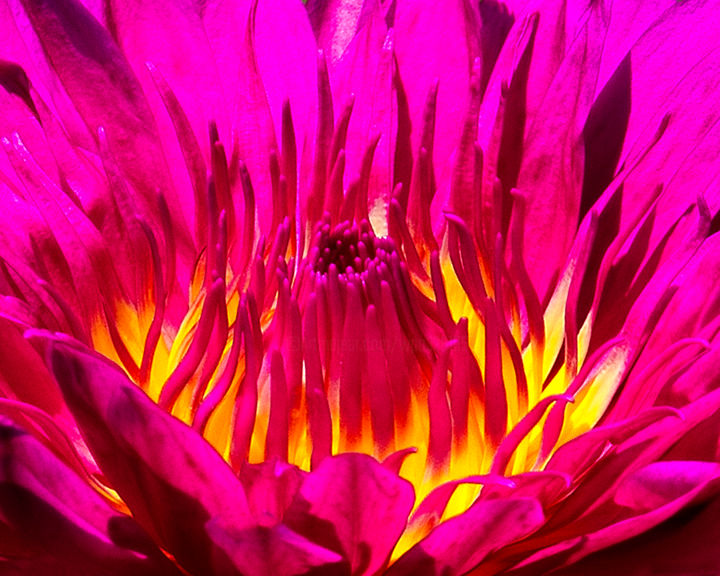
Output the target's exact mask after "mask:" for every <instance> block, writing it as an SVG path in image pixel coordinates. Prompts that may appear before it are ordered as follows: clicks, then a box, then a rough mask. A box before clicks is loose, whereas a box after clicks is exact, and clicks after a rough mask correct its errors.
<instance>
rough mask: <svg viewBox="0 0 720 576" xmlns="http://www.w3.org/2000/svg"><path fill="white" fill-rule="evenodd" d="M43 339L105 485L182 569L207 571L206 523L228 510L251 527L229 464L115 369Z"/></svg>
mask: <svg viewBox="0 0 720 576" xmlns="http://www.w3.org/2000/svg"><path fill="white" fill-rule="evenodd" d="M46 343H47V345H48V347H49V350H48V358H49V363H50V365H51V367H52V370H53V373H54V374H55V377H56V379H57V381H58V383H59V384H60V388H61V389H62V392H63V395H64V397H65V401H66V402H67V405H68V407H69V408H70V411H71V412H72V413H73V415H74V416H75V418H76V420H77V422H78V425H79V426H80V429H81V431H82V432H83V434H84V436H85V439H86V441H87V443H88V446H89V448H90V450H91V451H92V453H93V456H94V457H95V459H96V461H97V462H98V465H99V466H100V468H101V469H102V471H103V473H104V474H105V476H106V477H107V479H108V482H109V483H110V485H111V486H112V487H113V488H114V489H115V490H116V491H117V492H118V494H120V496H121V497H122V499H123V501H124V502H125V503H126V504H127V505H128V507H129V508H130V510H131V511H132V513H133V516H134V517H135V518H136V519H137V521H138V522H139V523H140V525H142V526H143V527H144V528H145V529H146V530H148V531H149V532H150V533H151V534H152V535H153V537H154V538H156V539H157V540H158V542H159V543H160V544H161V545H162V546H163V547H165V548H166V549H167V550H169V551H170V552H171V553H172V554H173V555H174V556H175V557H176V558H177V560H178V561H179V562H180V563H181V564H182V565H183V566H186V567H187V568H188V569H189V570H197V571H199V572H200V573H203V572H207V570H208V569H209V566H210V565H211V557H212V555H213V549H214V544H213V543H212V541H211V539H210V537H209V536H208V534H207V532H206V527H205V524H206V523H207V522H208V520H209V519H210V518H212V517H215V516H220V515H226V516H227V515H230V516H231V518H229V519H228V522H232V523H234V524H237V525H238V526H239V527H240V528H244V527H246V526H247V525H248V524H251V522H250V516H249V511H248V505H247V500H246V498H245V493H244V491H243V488H242V485H241V484H240V482H239V480H238V479H237V478H236V477H235V476H234V474H233V473H232V470H231V469H230V467H229V466H228V465H227V464H226V463H225V462H224V461H223V460H222V458H221V457H220V455H219V454H218V453H217V452H215V450H214V449H213V448H212V447H211V446H210V445H209V444H207V442H206V441H205V440H204V439H203V438H202V437H200V436H199V435H198V434H197V433H196V432H195V431H193V430H192V429H191V428H189V427H188V426H186V425H185V424H183V423H182V422H180V421H179V420H177V419H175V418H174V417H172V416H170V415H169V414H167V413H165V412H164V411H162V410H160V409H159V408H158V407H157V405H155V403H153V402H152V401H151V400H150V399H149V398H148V397H147V396H146V395H145V393H144V392H142V391H141V390H140V389H139V388H138V387H137V386H135V385H134V384H133V383H132V382H130V381H129V380H128V379H127V377H126V376H125V375H124V374H123V373H122V372H120V370H119V369H118V368H117V367H115V366H113V365H112V364H110V363H109V362H108V361H106V360H105V359H103V358H99V357H97V356H96V355H94V354H92V353H90V352H89V351H85V350H83V349H82V348H80V347H78V346H77V345H75V344H72V343H70V342H67V341H60V340H50V341H47V342H46ZM149 438H151V439H152V441H151V442H148V439H149ZM208 486H212V490H208ZM178 518H182V522H178Z"/></svg>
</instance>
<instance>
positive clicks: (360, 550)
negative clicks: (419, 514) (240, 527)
mask: <svg viewBox="0 0 720 576" xmlns="http://www.w3.org/2000/svg"><path fill="white" fill-rule="evenodd" d="M413 501H414V496H413V489H412V486H411V485H410V483H409V482H407V481H406V480H402V479H401V478H399V477H398V476H397V475H395V474H393V473H392V472H390V471H389V470H387V469H386V468H385V467H383V466H382V465H381V464H379V463H378V462H377V461H375V460H374V459H372V458H370V457H369V456H365V455H364V454H356V453H348V454H341V455H338V456H333V457H330V458H326V459H325V460H323V461H322V462H321V463H320V465H319V466H318V467H317V468H316V469H315V470H313V471H312V472H311V473H310V474H308V475H307V477H306V478H305V481H304V482H303V485H302V486H301V488H300V491H299V493H298V495H297V497H296V499H295V501H294V502H293V503H292V505H291V506H290V508H289V510H288V511H287V514H286V517H285V522H286V523H287V525H288V526H290V528H291V529H293V530H294V531H295V532H297V533H298V534H301V535H303V536H305V537H306V538H308V539H310V540H312V541H313V542H316V543H318V544H320V545H322V546H324V547H326V548H328V549H330V550H333V551H335V552H338V553H339V554H342V556H343V557H344V558H345V559H346V560H347V561H348V562H349V563H350V565H351V571H352V573H353V574H355V575H358V576H359V575H360V574H375V573H377V572H378V571H379V570H380V569H382V568H383V567H384V566H385V564H386V562H387V560H388V558H389V555H390V552H391V551H392V549H393V547H394V546H395V543H396V542H397V540H398V538H399V537H400V535H401V534H402V532H403V530H404V529H405V525H406V523H407V519H408V515H409V514H410V510H411V509H412V506H413Z"/></svg>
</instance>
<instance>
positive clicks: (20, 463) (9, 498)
mask: <svg viewBox="0 0 720 576" xmlns="http://www.w3.org/2000/svg"><path fill="white" fill-rule="evenodd" d="M0 454H2V467H1V468H0V517H1V518H2V519H3V522H2V524H3V526H4V527H8V528H10V533H11V534H14V535H15V536H19V537H20V539H19V541H18V545H19V546H22V547H21V548H18V547H14V546H13V544H12V539H9V540H8V539H7V538H4V539H3V544H0V550H2V555H4V556H10V557H16V558H21V557H22V556H23V555H24V554H25V553H27V552H26V551H23V550H22V548H24V547H25V545H26V543H31V544H30V546H31V548H30V551H31V552H30V553H31V555H34V556H35V560H37V561H38V564H39V565H40V566H42V558H43V556H44V555H45V554H47V555H49V556H51V557H55V559H56V560H57V561H58V563H59V565H60V566H62V567H63V568H64V569H65V570H70V569H71V567H72V569H73V570H76V571H78V573H85V571H87V573H90V572H94V573H102V574H117V575H118V576H119V575H121V574H128V573H133V574H146V575H148V576H150V575H152V574H158V575H160V574H179V572H178V571H177V570H176V569H175V568H174V567H173V566H172V565H171V564H170V562H168V561H167V559H166V558H165V556H164V555H163V554H162V553H161V552H160V550H158V549H157V548H156V547H155V546H154V544H153V542H152V541H151V540H150V538H149V537H148V535H147V534H146V533H145V532H144V531H143V530H142V529H141V528H140V527H139V526H138V525H137V524H136V523H135V521H134V520H133V519H132V518H130V517H128V516H124V515H122V514H119V513H118V512H115V511H114V510H113V509H112V507H111V506H110V505H109V504H108V503H107V502H105V501H104V500H103V499H102V498H101V497H100V495H99V494H98V493H97V492H96V491H95V490H94V489H93V488H91V487H90V486H89V485H88V484H87V483H86V481H85V480H84V479H81V478H80V477H78V476H77V475H76V474H75V473H74V472H72V471H71V470H70V469H69V468H68V467H67V466H65V465H64V464H63V463H62V462H61V461H59V460H58V459H57V458H56V457H55V456H54V455H53V454H52V453H51V452H50V451H49V450H48V449H47V448H45V447H44V446H42V445H41V444H40V443H39V442H37V440H35V439H33V438H32V437H31V436H30V435H29V434H27V433H25V432H24V431H23V430H21V429H20V428H18V427H16V426H14V425H13V424H10V423H9V422H8V421H7V420H3V421H0ZM0 532H2V529H0ZM20 543H23V544H20ZM35 547H37V549H35V550H34V551H33V548H35ZM31 557H32V556H31ZM26 569H28V570H36V569H38V566H37V565H36V566H33V563H32V560H29V564H27V565H26ZM28 573H30V572H28ZM32 573H39V572H32ZM53 573H54V572H53ZM63 573H64V572H63Z"/></svg>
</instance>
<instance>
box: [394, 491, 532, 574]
mask: <svg viewBox="0 0 720 576" xmlns="http://www.w3.org/2000/svg"><path fill="white" fill-rule="evenodd" d="M544 521H545V516H544V514H543V511H542V507H541V506H540V504H539V503H538V502H537V500H534V499H531V498H507V499H499V500H480V501H477V502H476V503H475V504H473V505H472V506H471V507H470V509H469V510H468V511H467V512H464V513H463V514H460V515H459V516H455V517H454V518H451V519H450V520H446V521H445V522H443V523H442V524H440V525H439V526H437V527H436V528H435V529H434V530H433V531H432V532H430V534H429V535H428V536H427V537H426V538H425V539H424V540H422V541H421V542H420V543H419V544H417V545H416V546H414V547H413V548H411V549H410V550H409V551H408V552H407V553H406V554H405V555H403V556H402V557H400V559H399V560H398V561H397V562H396V563H395V564H394V565H393V566H392V567H391V568H390V570H389V571H388V575H389V576H405V575H407V576H411V575H414V574H423V576H425V575H427V576H431V575H433V576H441V575H445V574H464V573H465V572H467V571H468V570H471V569H472V568H474V567H475V566H477V565H478V564H479V563H480V562H482V560H483V559H484V558H485V557H487V555H488V554H490V553H491V552H494V551H496V550H499V549H500V548H503V547H504V546H507V545H509V544H512V543H513V542H517V541H518V540H520V539H522V538H524V537H526V536H528V535H529V534H531V533H532V532H534V531H535V530H537V529H538V528H539V527H540V526H542V524H543V522H544Z"/></svg>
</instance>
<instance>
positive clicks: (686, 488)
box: [615, 461, 720, 512]
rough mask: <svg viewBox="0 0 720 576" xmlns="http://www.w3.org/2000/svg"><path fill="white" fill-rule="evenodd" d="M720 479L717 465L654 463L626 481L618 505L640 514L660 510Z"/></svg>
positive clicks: (713, 463)
mask: <svg viewBox="0 0 720 576" xmlns="http://www.w3.org/2000/svg"><path fill="white" fill-rule="evenodd" d="M717 478H720V464H718V463H715V462H666V461H662V462H653V463H652V464H648V465H647V466H645V467H644V468H641V469H640V470H638V471H637V472H635V473H634V474H632V476H630V477H629V478H626V479H625V480H624V481H623V483H622V484H620V486H618V490H617V492H616V493H615V502H616V503H617V504H620V505H622V506H627V507H629V508H632V509H633V510H638V511H641V512H644V511H648V510H653V509H654V508H660V507H661V506H664V505H665V504H668V503H669V502H671V501H673V500H676V499H678V498H682V497H684V496H686V495H687V494H688V493H689V492H691V491H698V489H699V488H700V487H703V486H704V485H705V484H707V483H708V482H710V481H711V480H715V479H717Z"/></svg>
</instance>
